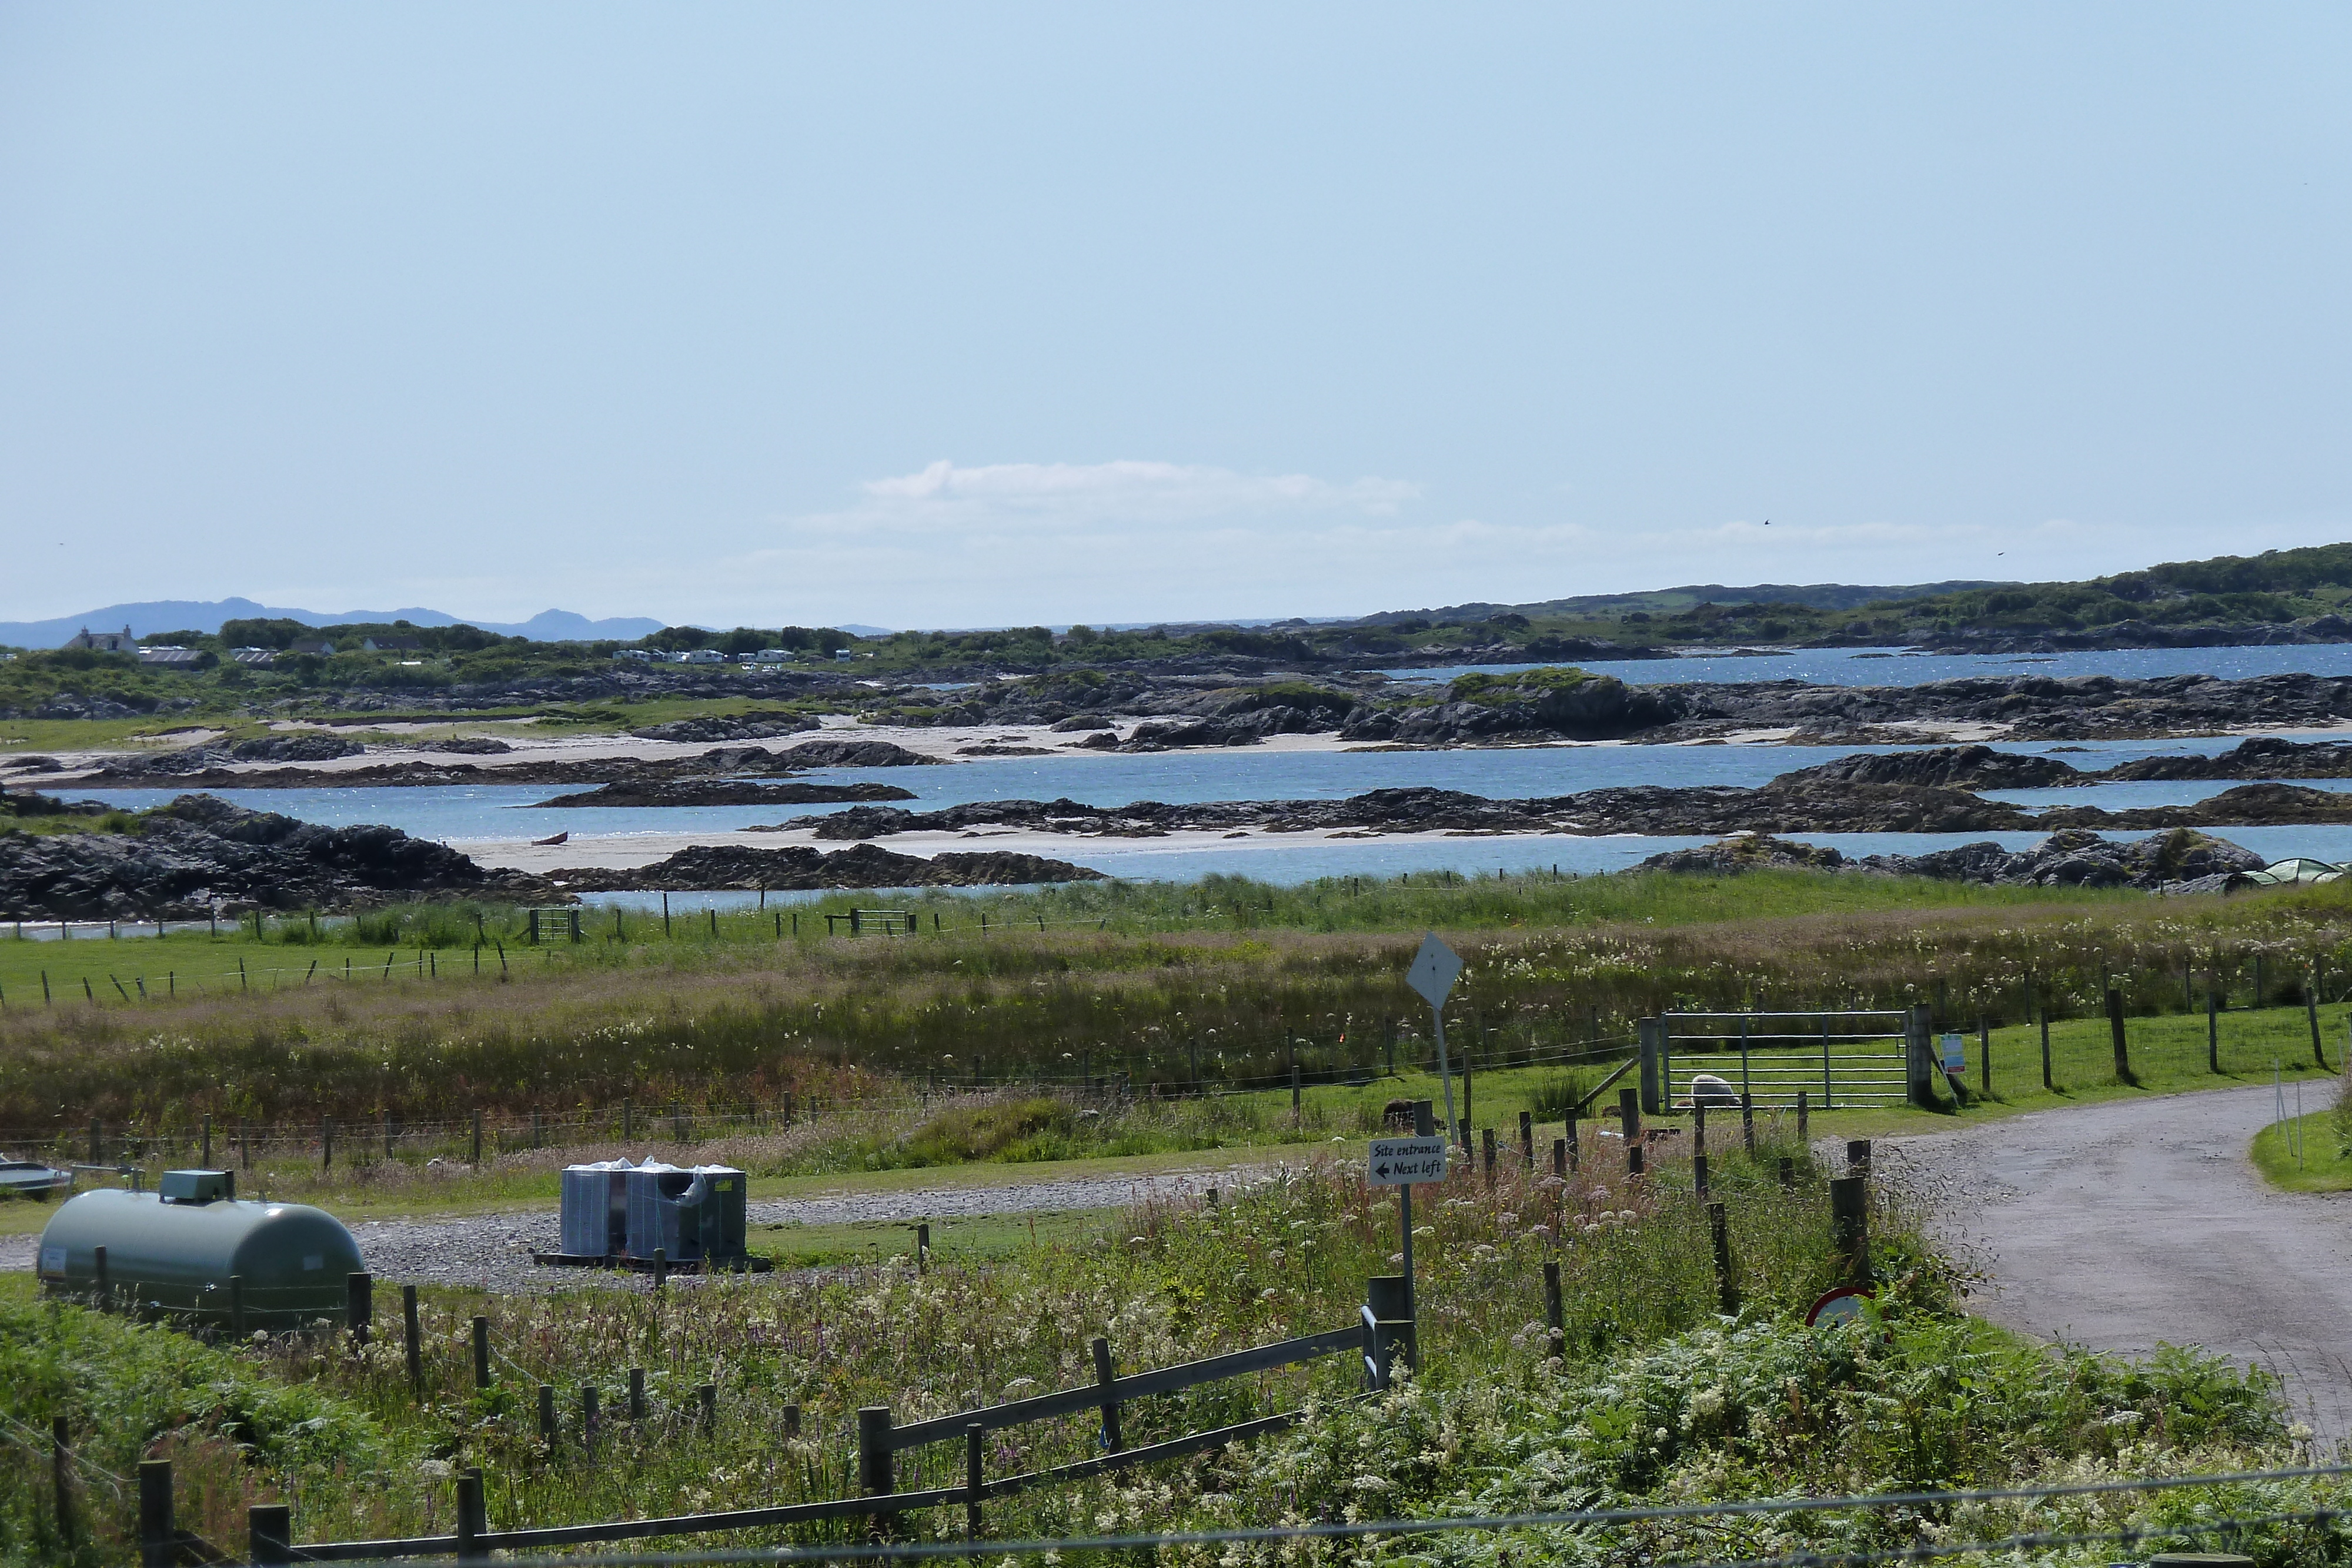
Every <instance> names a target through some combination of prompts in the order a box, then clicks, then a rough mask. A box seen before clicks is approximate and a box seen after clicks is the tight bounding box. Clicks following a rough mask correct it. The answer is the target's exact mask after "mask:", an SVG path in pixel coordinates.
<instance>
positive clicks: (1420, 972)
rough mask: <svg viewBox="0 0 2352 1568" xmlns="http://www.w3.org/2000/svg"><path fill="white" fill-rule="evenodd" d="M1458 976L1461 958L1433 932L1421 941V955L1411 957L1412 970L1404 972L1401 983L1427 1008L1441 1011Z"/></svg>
mask: <svg viewBox="0 0 2352 1568" xmlns="http://www.w3.org/2000/svg"><path fill="white" fill-rule="evenodd" d="M1461 973H1462V960H1461V958H1460V957H1459V956H1457V955H1456V954H1455V953H1454V949H1453V948H1451V947H1448V946H1446V945H1445V944H1444V943H1443V942H1440V941H1439V940H1438V939H1437V933H1436V932H1434V931H1433V932H1431V933H1430V934H1429V935H1428V936H1424V937H1423V938H1422V939H1421V951H1420V952H1418V953H1416V954H1414V955H1413V956H1412V968H1410V969H1407V970H1406V971H1405V972H1404V983H1405V984H1406V985H1408V986H1411V987H1412V988H1413V989H1414V990H1416V991H1419V992H1420V993H1421V997H1422V1000H1423V1001H1425V1002H1427V1003H1428V1004H1429V1005H1430V1006H1431V1007H1433V1008H1442V1007H1444V1005H1445V997H1446V993H1448V992H1449V991H1451V990H1453V989H1454V979H1455V978H1456V977H1458V976H1460V975H1461Z"/></svg>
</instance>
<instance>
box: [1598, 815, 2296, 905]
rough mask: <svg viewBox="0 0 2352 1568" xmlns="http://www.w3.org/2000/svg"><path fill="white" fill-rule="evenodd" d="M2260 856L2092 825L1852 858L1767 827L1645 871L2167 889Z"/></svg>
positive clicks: (2221, 877) (2200, 882) (2209, 884)
mask: <svg viewBox="0 0 2352 1568" xmlns="http://www.w3.org/2000/svg"><path fill="white" fill-rule="evenodd" d="M2262 865H2263V857H2262V856H2260V855H2258V854H2256V853H2254V852H2252V850H2249V849H2243V848H2242V847H2240V846H2239V845H2236V844H2233V843H2230V842H2228V841H2225V840H2221V839H2216V838H2210V837H2208V836H2207V835H2206V834H2203V833H2200V832H2196V831H2191V830H2189V829H2185V828H2184V829H2180V830H2178V831H2173V832H2170V833H2159V834H2157V835H2156V836H2154V837H2152V838H2146V839H2138V840H2135V841H2130V842H2118V841H2115V840H2112V839H2103V838H2101V837H2100V836H2099V835H2098V834H2096V833H2092V832H2083V831H2065V832H2057V833H2053V834H2051V835H2050V836H2049V837H2047V838H2045V839H2043V840H2042V841H2040V842H2038V843H2036V844H2034V845H2033V846H2032V848H2031V849H2025V850H2005V849H2003V848H2001V847H2000V845H1999V844H1997V843H1994V842H1992V841H1990V840H1986V841H1983V842H1981V843H1973V844H1960V845H1958V846H1956V847H1954V848H1952V849H1948V850H1935V851H1931V852H1928V853H1927V854H1920V855H1870V856H1867V857H1865V858H1864V859H1862V860H1849V859H1847V858H1846V857H1845V856H1844V855H1843V854H1840V853H1839V852H1837V851H1836V850H1834V849H1830V848H1827V847H1825V846H1822V845H1816V844H1802V843H1791V842H1789V841H1786V840H1782V839H1776V838H1772V837H1769V835H1764V834H1745V833H1743V834H1736V835H1733V836H1731V837H1729V838H1726V839H1724V840H1722V841H1718V842H1717V843H1712V844H1705V845H1702V846H1700V847H1698V848H1696V849H1687V850H1670V851H1668V852H1665V853H1664V854H1657V855H1652V856H1651V857H1650V858H1649V859H1647V860H1645V861H1643V862H1642V863H1641V866H1640V868H1639V869H1641V870H1643V871H1660V872H1685V873H1705V874H1710V875H1727V874H1734V873H1740V872H1748V871H1760V870H1768V869H1769V870H1794V871H1837V872H1846V873H1864V872H1876V873H1882V874H1885V875H1890V876H1926V877H1934V878H1936V879H1937V880H1939V881H1944V882H1976V883H1988V884H1994V885H2000V886H2011V887H2132V888H2139V889H2142V890H2146V891H2163V892H2168V893H2207V892H2215V893H2218V892H2221V891H2223V890H2224V889H2225V888H2226V887H2227V886H2228V884H2229V883H2230V880H2231V877H2233V876H2235V875H2237V874H2240V873H2244V872H2249V871H2255V870H2259V869H2260V868H2261V867H2262Z"/></svg>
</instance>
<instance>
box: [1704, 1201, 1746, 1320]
mask: <svg viewBox="0 0 2352 1568" xmlns="http://www.w3.org/2000/svg"><path fill="white" fill-rule="evenodd" d="M1706 1233H1707V1239H1708V1240H1709V1241H1711V1242H1712V1243H1714V1246H1715V1301H1716V1306H1717V1308H1718V1309H1719V1310H1720V1311H1721V1312H1722V1313H1723V1315H1724V1316H1725V1317H1727V1318H1736V1317H1738V1315H1739V1281H1738V1280H1737V1279H1735V1278H1734V1277H1733V1275H1732V1272H1731V1226H1730V1222H1729V1220H1728V1218H1727V1217H1726V1215H1725V1213H1724V1208H1723V1205H1721V1204H1719V1203H1710V1204H1708V1205H1707V1206H1706Z"/></svg>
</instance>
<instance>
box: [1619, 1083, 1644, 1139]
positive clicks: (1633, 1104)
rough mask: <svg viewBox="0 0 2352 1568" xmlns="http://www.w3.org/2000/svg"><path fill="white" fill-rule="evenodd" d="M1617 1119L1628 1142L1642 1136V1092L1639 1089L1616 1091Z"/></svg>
mask: <svg viewBox="0 0 2352 1568" xmlns="http://www.w3.org/2000/svg"><path fill="white" fill-rule="evenodd" d="M1617 1120H1618V1123H1619V1124H1620V1125H1621V1127H1622V1129H1623V1131H1624V1134H1625V1141H1626V1142H1627V1143H1629V1144H1631V1143H1635V1142H1638V1141H1639V1140H1640V1138H1641V1136H1642V1092H1641V1091H1640V1090H1639V1089H1620V1090H1619V1091H1617Z"/></svg>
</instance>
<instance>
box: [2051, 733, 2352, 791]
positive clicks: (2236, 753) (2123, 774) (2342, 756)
mask: <svg viewBox="0 0 2352 1568" xmlns="http://www.w3.org/2000/svg"><path fill="white" fill-rule="evenodd" d="M2085 778H2086V779H2114V780H2118V781H2120V780H2126V779H2352V744H2347V743H2346V742H2344V741H2340V740H2322V741H2310V742H2303V741H2294V740H2285V739H2282V738H2280V737H2276V736H2256V737H2253V738H2252V739H2249V740H2242V741H2240V742H2239V743H2238V744H2237V745H2236V746H2234V747H2231V748H2230V749H2229V750H2227V751H2224V752H2221V753H2220V754H2219V755H2217V756H2213V757H2147V758H2141V759H2140V760H2139V761H2137V762H2122V763H2117V764H2116V766H2115V767H2113V768H2106V769H2105V770H2104V771H2102V772H2099V773H2095V774H2088V775H2085Z"/></svg>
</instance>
